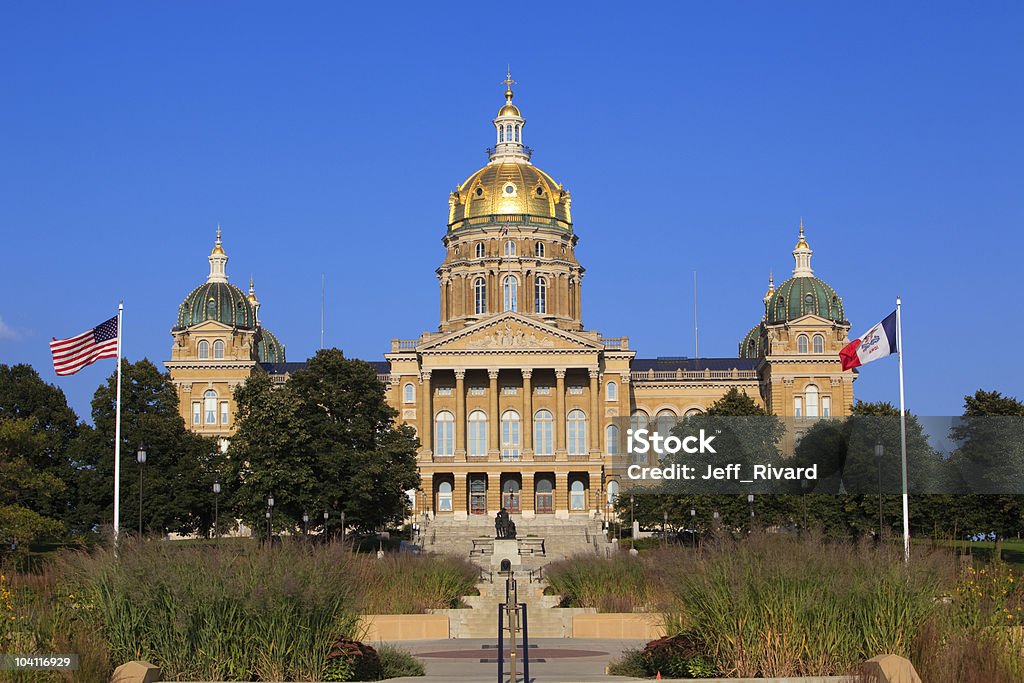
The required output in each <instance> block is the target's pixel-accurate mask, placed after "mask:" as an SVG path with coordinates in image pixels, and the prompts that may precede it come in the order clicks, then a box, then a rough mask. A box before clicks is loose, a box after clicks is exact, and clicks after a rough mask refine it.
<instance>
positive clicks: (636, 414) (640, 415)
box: [629, 408, 651, 431]
mask: <svg viewBox="0 0 1024 683" xmlns="http://www.w3.org/2000/svg"><path fill="white" fill-rule="evenodd" d="M650 421H651V418H650V416H649V415H648V414H647V413H646V411H643V410H640V409H639V408H637V409H636V410H634V411H633V414H632V415H631V416H630V417H629V426H630V427H631V428H632V429H633V430H634V431H635V430H637V429H647V426H648V424H650Z"/></svg>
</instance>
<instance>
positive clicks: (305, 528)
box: [302, 512, 309, 536]
mask: <svg viewBox="0 0 1024 683" xmlns="http://www.w3.org/2000/svg"><path fill="white" fill-rule="evenodd" d="M302 535H303V536H309V513H306V512H303V513H302Z"/></svg>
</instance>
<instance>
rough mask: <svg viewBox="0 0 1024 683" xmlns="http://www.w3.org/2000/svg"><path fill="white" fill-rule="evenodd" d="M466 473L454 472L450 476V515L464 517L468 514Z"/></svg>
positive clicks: (467, 481)
mask: <svg viewBox="0 0 1024 683" xmlns="http://www.w3.org/2000/svg"><path fill="white" fill-rule="evenodd" d="M468 476H469V475H467V474H463V473H461V472H456V473H455V476H454V477H452V516H454V517H456V518H458V519H465V518H466V517H468V516H469V480H468Z"/></svg>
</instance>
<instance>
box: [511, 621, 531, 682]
mask: <svg viewBox="0 0 1024 683" xmlns="http://www.w3.org/2000/svg"><path fill="white" fill-rule="evenodd" d="M519 610H520V613H521V614H522V615H523V683H530V629H529V626H528V625H527V621H526V603H525V602H521V603H519ZM513 683H514V682H513Z"/></svg>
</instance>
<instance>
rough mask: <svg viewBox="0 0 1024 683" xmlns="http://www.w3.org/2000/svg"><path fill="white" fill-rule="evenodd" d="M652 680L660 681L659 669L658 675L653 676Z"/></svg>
mask: <svg viewBox="0 0 1024 683" xmlns="http://www.w3.org/2000/svg"><path fill="white" fill-rule="evenodd" d="M654 680H656V681H660V680H661V672H660V671H659V672H658V675H657V676H655V677H654Z"/></svg>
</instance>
